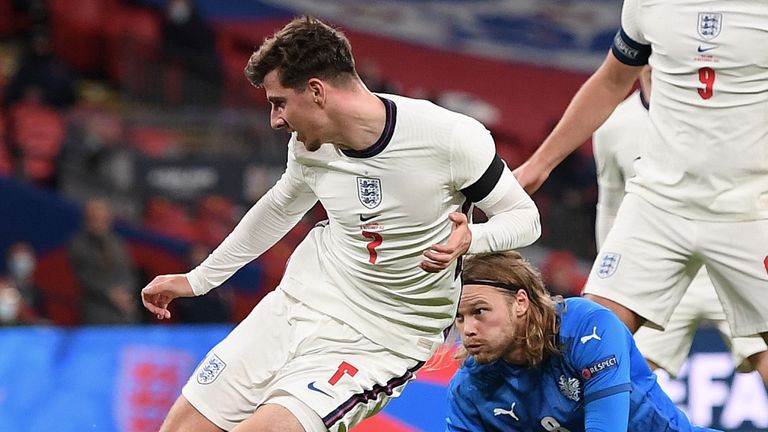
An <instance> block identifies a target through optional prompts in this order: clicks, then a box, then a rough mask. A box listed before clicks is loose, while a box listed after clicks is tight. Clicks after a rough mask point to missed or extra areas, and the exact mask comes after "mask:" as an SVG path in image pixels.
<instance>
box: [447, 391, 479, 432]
mask: <svg viewBox="0 0 768 432" xmlns="http://www.w3.org/2000/svg"><path fill="white" fill-rule="evenodd" d="M460 385H461V384H457V383H456V382H455V379H454V381H451V384H450V386H449V388H448V413H447V415H446V417H445V431H446V432H473V431H477V430H482V429H483V427H482V421H481V420H480V414H479V413H478V411H477V407H476V406H475V405H474V403H472V401H471V400H470V399H469V398H467V397H466V396H464V395H462V394H461V392H460V391H459V387H460Z"/></svg>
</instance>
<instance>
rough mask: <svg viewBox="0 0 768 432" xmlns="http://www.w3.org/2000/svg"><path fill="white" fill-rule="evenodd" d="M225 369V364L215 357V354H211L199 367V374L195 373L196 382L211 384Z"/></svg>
mask: <svg viewBox="0 0 768 432" xmlns="http://www.w3.org/2000/svg"><path fill="white" fill-rule="evenodd" d="M226 367H227V364H226V363H224V361H222V360H221V359H220V358H219V357H218V356H216V354H212V355H211V356H210V357H208V358H207V359H206V360H205V362H203V364H202V365H201V366H200V372H198V373H197V382H198V383H200V384H210V383H212V382H213V381H214V380H216V377H218V376H219V374H220V373H221V371H223V370H224V368H226Z"/></svg>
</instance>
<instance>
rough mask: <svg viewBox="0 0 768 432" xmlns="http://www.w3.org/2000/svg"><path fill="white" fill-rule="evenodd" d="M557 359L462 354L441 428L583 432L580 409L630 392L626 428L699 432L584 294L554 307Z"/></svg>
mask: <svg viewBox="0 0 768 432" xmlns="http://www.w3.org/2000/svg"><path fill="white" fill-rule="evenodd" d="M558 314H559V315H560V340H559V342H560V346H561V353H562V355H561V356H552V357H550V358H548V359H545V360H544V361H543V362H542V363H541V364H540V365H539V366H537V367H535V368H525V367H520V366H515V365H512V364H510V363H508V362H506V361H504V360H497V361H495V362H493V363H490V364H486V365H478V364H477V363H475V361H474V359H472V357H470V358H468V359H467V360H466V361H465V363H464V365H463V367H461V368H460V369H459V371H458V372H457V373H456V375H455V376H454V377H453V379H452V380H451V384H450V387H449V394H448V399H449V400H448V415H447V418H446V422H447V428H446V430H447V431H471V432H477V431H505V432H508V431H521V432H522V431H526V432H528V431H550V432H552V431H556V432H577V431H584V429H585V427H584V406H585V404H588V403H590V402H591V401H595V400H598V399H600V398H603V397H606V396H610V395H613V394H616V393H619V392H631V393H630V408H629V428H628V431H632V432H657V431H658V432H660V431H665V432H666V431H670V432H673V431H675V432H676V431H701V430H707V429H701V428H696V427H693V426H691V424H690V423H689V421H688V418H687V417H686V416H685V414H683V412H682V411H680V410H679V409H678V408H677V407H676V406H675V405H674V403H673V402H672V401H671V400H670V399H669V397H668V396H667V395H666V394H665V393H664V392H663V391H662V390H661V388H660V387H659V385H658V383H657V382H656V376H655V375H654V374H653V373H652V372H651V370H650V368H649V367H648V365H647V364H646V362H645V359H643V356H642V354H641V353H640V351H638V349H637V347H635V342H634V339H633V338H632V334H631V333H630V332H629V330H627V328H626V327H625V326H624V324H623V323H622V322H621V321H620V320H619V318H618V317H617V316H616V315H614V314H613V312H611V311H609V310H608V309H606V308H604V307H602V306H600V305H598V304H597V303H594V302H592V301H589V300H586V299H583V298H571V299H566V300H565V302H564V303H563V304H561V305H558Z"/></svg>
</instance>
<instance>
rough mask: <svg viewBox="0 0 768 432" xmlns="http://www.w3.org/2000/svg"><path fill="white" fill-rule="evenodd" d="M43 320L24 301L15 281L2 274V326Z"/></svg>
mask: <svg viewBox="0 0 768 432" xmlns="http://www.w3.org/2000/svg"><path fill="white" fill-rule="evenodd" d="M42 322H43V321H42V320H41V319H40V318H39V317H38V316H37V315H36V314H35V312H34V311H33V310H32V308H31V307H30V306H29V305H28V304H27V303H26V302H25V301H24V298H23V297H22V296H21V293H20V292H19V289H18V288H16V286H15V285H14V284H13V281H12V280H11V279H10V278H7V277H4V276H2V275H0V327H2V326H14V325H22V324H37V323H42Z"/></svg>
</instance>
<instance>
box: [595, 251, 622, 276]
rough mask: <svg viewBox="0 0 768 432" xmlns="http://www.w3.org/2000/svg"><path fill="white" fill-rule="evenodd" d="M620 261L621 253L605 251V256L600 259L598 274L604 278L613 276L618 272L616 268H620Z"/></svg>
mask: <svg viewBox="0 0 768 432" xmlns="http://www.w3.org/2000/svg"><path fill="white" fill-rule="evenodd" d="M619 261H621V254H617V253H613V252H606V253H604V254H603V258H602V259H601V260H600V265H599V266H598V267H597V276H598V277H600V278H603V279H605V278H607V277H611V276H613V274H614V273H616V269H617V268H619Z"/></svg>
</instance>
